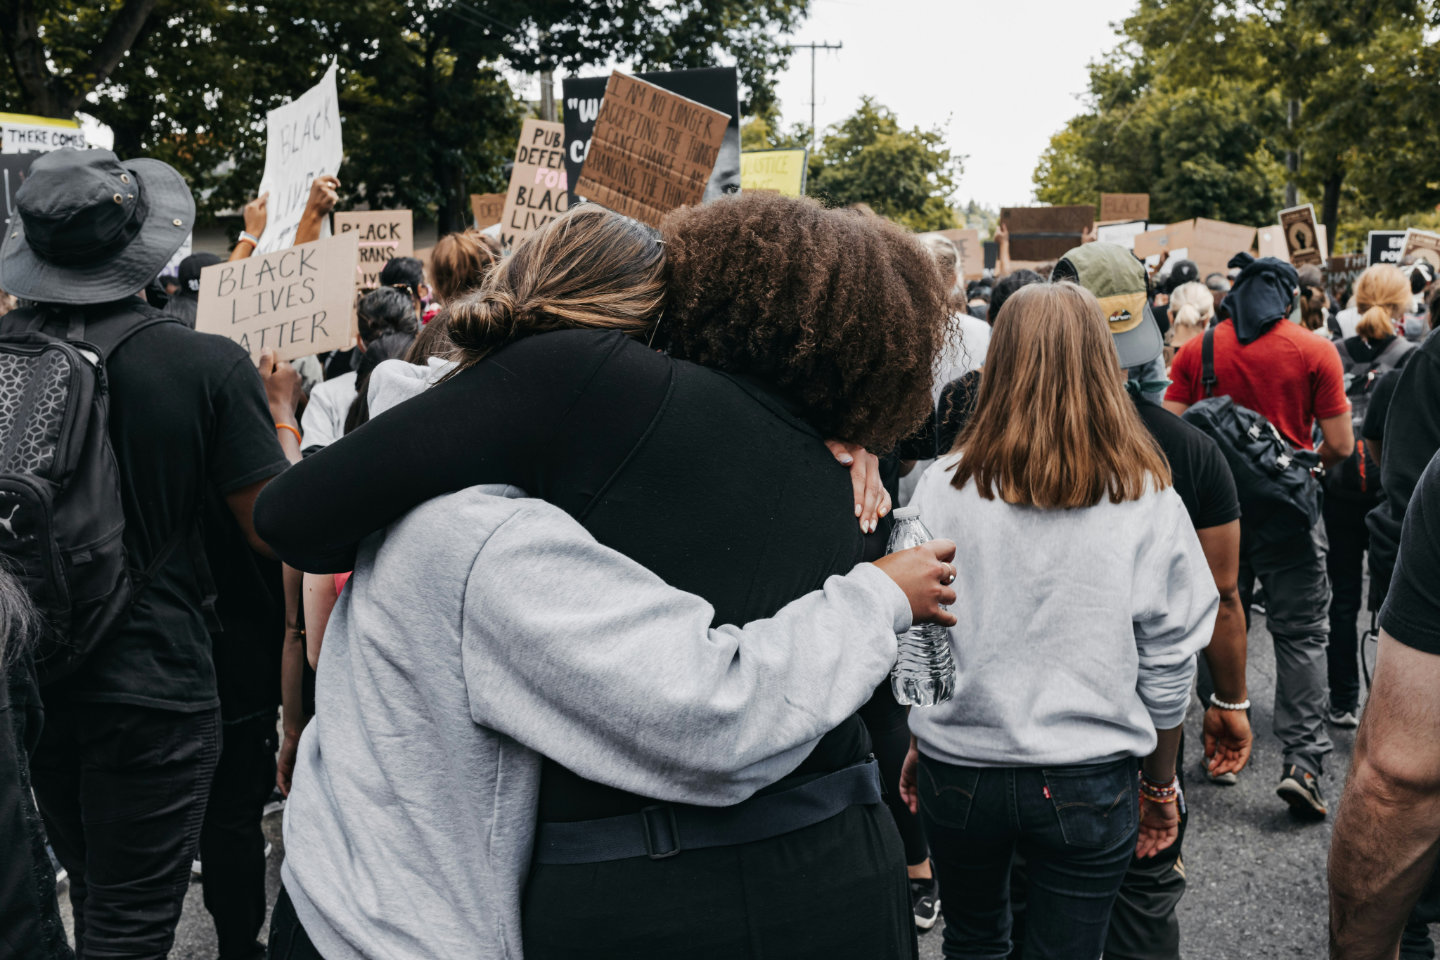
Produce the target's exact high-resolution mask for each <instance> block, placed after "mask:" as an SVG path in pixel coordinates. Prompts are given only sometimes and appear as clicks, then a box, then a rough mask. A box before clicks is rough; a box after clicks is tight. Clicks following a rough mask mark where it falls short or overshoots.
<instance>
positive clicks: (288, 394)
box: [225, 350, 302, 559]
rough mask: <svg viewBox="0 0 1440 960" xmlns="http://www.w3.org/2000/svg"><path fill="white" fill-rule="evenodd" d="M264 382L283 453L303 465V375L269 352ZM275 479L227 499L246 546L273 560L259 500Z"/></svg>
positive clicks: (263, 359) (264, 361)
mask: <svg viewBox="0 0 1440 960" xmlns="http://www.w3.org/2000/svg"><path fill="white" fill-rule="evenodd" d="M260 380H261V382H262V383H264V384H265V398H266V400H267V401H268V402H269V404H270V416H271V417H273V418H274V419H275V432H276V436H278V437H279V439H280V449H281V450H283V451H284V452H285V459H286V460H288V461H290V462H291V463H299V462H300V436H299V433H300V428H299V426H298V424H297V422H296V418H295V408H296V407H297V406H298V405H299V402H300V397H301V396H302V393H301V388H300V374H299V373H297V372H296V371H295V368H294V367H292V366H290V364H288V363H284V362H281V361H277V360H276V359H275V352H274V351H273V350H266V351H264V352H262V353H261V354H260ZM273 479H274V477H266V478H265V479H264V480H260V481H257V482H255V483H252V484H250V486H248V487H242V488H241V489H239V490H236V491H235V492H234V493H231V494H229V495H227V496H226V497H225V503H226V505H227V506H228V507H229V508H230V513H231V515H232V516H234V517H235V522H236V523H238V524H239V525H240V532H241V533H243V534H244V535H245V542H246V543H248V544H250V548H251V549H252V550H254V551H255V552H256V553H258V554H260V555H261V556H262V557H270V558H272V559H273V558H274V557H275V552H274V551H273V550H271V549H270V545H269V544H268V543H266V542H265V541H264V540H262V539H261V538H260V535H259V534H258V533H256V532H255V500H256V498H258V497H259V496H260V491H262V490H264V489H265V485H266V484H268V483H269V482H270V481H271V480H273Z"/></svg>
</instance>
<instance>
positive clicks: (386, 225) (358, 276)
mask: <svg viewBox="0 0 1440 960" xmlns="http://www.w3.org/2000/svg"><path fill="white" fill-rule="evenodd" d="M335 232H336V233H338V234H340V235H342V236H343V235H345V234H347V233H353V234H355V238H356V240H358V241H359V242H360V262H359V263H358V264H357V265H356V267H355V286H356V287H358V288H359V289H361V290H374V289H375V288H376V287H378V286H380V271H381V270H384V269H385V263H386V261H388V260H390V259H391V258H392V257H411V256H414V255H415V221H414V218H413V217H412V216H411V214H410V211H409V210H352V211H349V212H346V213H337V214H335Z"/></svg>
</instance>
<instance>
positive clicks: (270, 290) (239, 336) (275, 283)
mask: <svg viewBox="0 0 1440 960" xmlns="http://www.w3.org/2000/svg"><path fill="white" fill-rule="evenodd" d="M358 262H359V241H358V240H357V238H356V236H355V233H354V232H353V231H352V232H351V233H348V234H346V235H344V236H339V237H330V238H329V239H327V240H316V241H315V242H314V243H302V244H300V245H299V246H296V247H289V248H287V249H285V250H277V251H275V252H274V253H267V254H263V255H256V256H252V257H249V258H247V259H245V260H229V261H226V262H225V263H217V264H215V265H214V266H213V267H206V268H205V269H204V270H202V271H200V308H199V311H198V312H197V313H196V317H195V329H196V330H198V331H200V332H201V333H218V334H219V335H220V336H222V337H229V338H230V339H231V340H234V341H235V342H236V343H238V344H240V346H242V347H244V348H245V349H246V350H247V351H249V353H250V356H251V357H252V358H256V359H258V358H259V356H260V352H261V351H262V350H274V351H276V353H277V354H278V355H279V357H280V359H281V360H294V359H295V358H296V357H304V356H309V355H310V354H312V353H324V352H325V351H327V350H343V349H346V348H347V347H349V346H350V344H351V343H352V342H353V340H354V338H355V332H354V320H353V309H352V308H353V306H354V303H355V279H354V277H355V269H356V266H357V264H358Z"/></svg>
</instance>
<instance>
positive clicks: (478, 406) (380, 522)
mask: <svg viewBox="0 0 1440 960" xmlns="http://www.w3.org/2000/svg"><path fill="white" fill-rule="evenodd" d="M624 345H625V341H624V338H623V337H622V336H621V335H619V334H602V333H590V332H581V331H565V332H561V333H550V334H541V335H539V336H534V337H529V338H527V339H525V340H522V341H520V342H518V343H516V344H513V345H511V346H510V347H507V348H506V349H504V350H502V351H500V352H499V353H497V354H495V355H494V356H492V357H491V358H489V359H487V360H485V361H483V362H481V363H479V364H476V365H475V366H473V367H471V368H469V369H467V370H464V371H462V372H461V373H459V374H457V375H456V376H455V377H453V378H451V379H450V380H448V381H446V382H444V383H441V384H438V385H437V386H435V387H432V388H430V389H429V390H426V391H425V392H424V393H422V394H420V395H419V396H417V397H414V398H413V399H411V400H407V401H406V402H405V403H402V404H400V405H399V406H397V407H395V408H394V409H393V410H389V411H387V412H386V413H384V414H381V415H380V416H378V417H376V418H374V419H373V420H371V421H370V422H369V423H367V424H365V425H364V426H363V427H361V428H360V429H358V430H356V431H354V432H352V433H351V434H349V435H348V436H346V437H344V438H342V439H340V440H338V441H336V442H335V443H332V444H331V445H329V446H328V447H326V448H325V449H323V450H321V451H319V452H318V453H316V454H315V455H313V456H311V457H309V458H307V459H306V460H304V461H302V462H300V463H298V464H296V465H294V466H293V467H291V468H290V469H289V470H287V471H286V472H285V473H284V474H283V475H281V476H280V477H277V478H276V479H275V481H274V482H272V483H271V484H270V485H269V486H268V487H266V488H265V492H264V493H263V494H262V495H261V497H260V499H259V501H258V502H257V503H256V505H255V528H256V530H257V531H258V532H259V534H260V536H261V537H262V538H264V539H265V541H266V542H268V543H269V544H270V545H271V546H272V547H273V548H274V550H275V552H276V553H277V554H279V555H280V556H281V557H282V558H283V559H284V560H285V561H286V562H287V563H289V564H291V565H292V566H295V567H298V568H300V569H301V570H304V571H306V572H308V573H342V572H344V571H346V570H350V569H352V568H353V566H354V561H355V547H356V545H357V544H358V543H359V542H360V541H361V540H362V539H364V537H365V536H367V535H368V534H370V533H373V532H374V531H376V530H379V529H381V528H383V527H385V526H386V525H388V524H390V523H391V522H393V521H394V520H396V519H397V518H399V517H400V516H402V515H404V514H405V513H406V512H407V511H409V510H410V509H411V508H413V507H415V506H416V505H418V504H420V503H423V502H424V501H426V500H429V499H431V498H432V497H436V496H439V495H441V494H444V493H451V492H454V491H456V490H462V489H464V488H465V487H470V486H474V485H476V484H480V483H510V484H514V485H515V486H518V487H520V488H521V489H523V490H525V491H526V492H527V493H529V494H531V495H532V496H538V497H546V496H547V494H548V493H549V485H550V484H551V483H552V482H553V478H554V473H555V471H552V470H548V469H547V468H548V467H550V466H551V465H552V464H560V467H559V469H561V470H571V471H574V470H592V471H601V470H603V471H609V470H611V469H613V468H614V466H616V465H618V463H619V460H620V459H621V458H623V457H624V456H625V454H626V453H628V451H629V449H630V447H631V445H632V439H631V438H629V436H628V434H627V432H626V431H627V430H628V429H629V427H630V426H632V425H634V424H636V423H637V422H638V431H643V430H644V428H645V426H646V424H648V422H649V418H650V417H651V416H652V415H653V411H654V410H655V409H657V408H658V405H659V403H660V401H661V398H662V397H663V395H664V391H665V389H666V386H667V384H668V370H669V368H668V366H666V365H665V363H664V362H659V361H660V358H658V357H657V358H654V359H655V361H657V362H659V366H658V368H657V366H656V364H655V363H650V362H647V361H646V357H648V356H649V354H648V351H644V350H639V351H634V350H625V349H624ZM637 364H638V366H637ZM657 369H658V371H659V372H658V373H657ZM582 402H583V404H584V406H585V409H586V411H587V414H594V413H595V412H596V409H595V408H596V406H597V405H602V404H604V405H608V407H610V408H614V409H613V410H611V409H609V408H607V409H605V410H602V411H600V412H601V413H604V414H607V415H609V414H611V413H613V417H612V418H611V419H612V422H613V423H614V424H615V432H614V433H612V434H611V435H610V436H609V437H607V438H594V437H589V436H587V435H585V434H583V433H582V434H581V435H572V433H567V431H566V427H567V425H568V423H569V422H570V417H571V414H572V411H573V410H575V409H576V408H577V405H580V404H582ZM637 435H638V432H637ZM587 440H588V441H589V443H590V446H584V444H586V442H587ZM600 440H608V441H609V442H606V443H600V442H599V441H600ZM607 458H613V463H611V462H609V461H608V460H607ZM605 475H608V472H607V473H606V474H605ZM596 486H597V487H598V486H599V484H598V483H597V484H596ZM561 506H568V505H567V504H561Z"/></svg>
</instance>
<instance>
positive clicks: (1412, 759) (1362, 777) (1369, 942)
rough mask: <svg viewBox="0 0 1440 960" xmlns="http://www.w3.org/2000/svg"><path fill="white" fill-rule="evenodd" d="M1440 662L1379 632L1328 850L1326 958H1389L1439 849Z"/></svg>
mask: <svg viewBox="0 0 1440 960" xmlns="http://www.w3.org/2000/svg"><path fill="white" fill-rule="evenodd" d="M1437 689H1440V656H1434V655H1431V654H1428V653H1422V652H1421V651H1419V650H1416V649H1414V648H1412V647H1407V646H1405V645H1404V644H1402V643H1400V642H1399V641H1397V640H1396V639H1395V638H1394V637H1392V636H1391V635H1390V634H1388V633H1386V632H1385V631H1384V630H1382V631H1381V632H1380V649H1379V653H1378V658H1377V663H1376V669H1375V683H1374V686H1373V687H1372V688H1371V691H1370V699H1369V702H1368V703H1367V704H1366V706H1365V713H1364V716H1363V718H1362V719H1361V721H1360V730H1359V733H1358V734H1357V735H1356V739H1355V760H1354V762H1353V764H1352V765H1351V767H1350V779H1349V782H1347V783H1346V784H1345V793H1344V796H1343V797H1342V799H1341V802H1340V812H1339V814H1338V815H1337V817H1336V820H1335V833H1334V836H1333V837H1332V838H1331V844H1330V870H1329V872H1330V956H1331V957H1332V958H1343V960H1369V958H1375V960H1380V958H1393V957H1394V956H1395V953H1396V949H1397V944H1398V943H1399V940H1400V933H1401V930H1402V929H1403V928H1404V925H1405V919H1406V917H1408V916H1409V915H1410V908H1411V907H1412V906H1414V904H1415V900H1416V899H1417V898H1418V897H1419V895H1420V891H1421V890H1422V889H1423V888H1424V886H1425V883H1426V881H1427V880H1428V879H1429V878H1430V874H1431V872H1432V870H1433V869H1434V866H1435V857H1436V849H1437V843H1440V698H1437V696H1436V690H1437Z"/></svg>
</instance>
